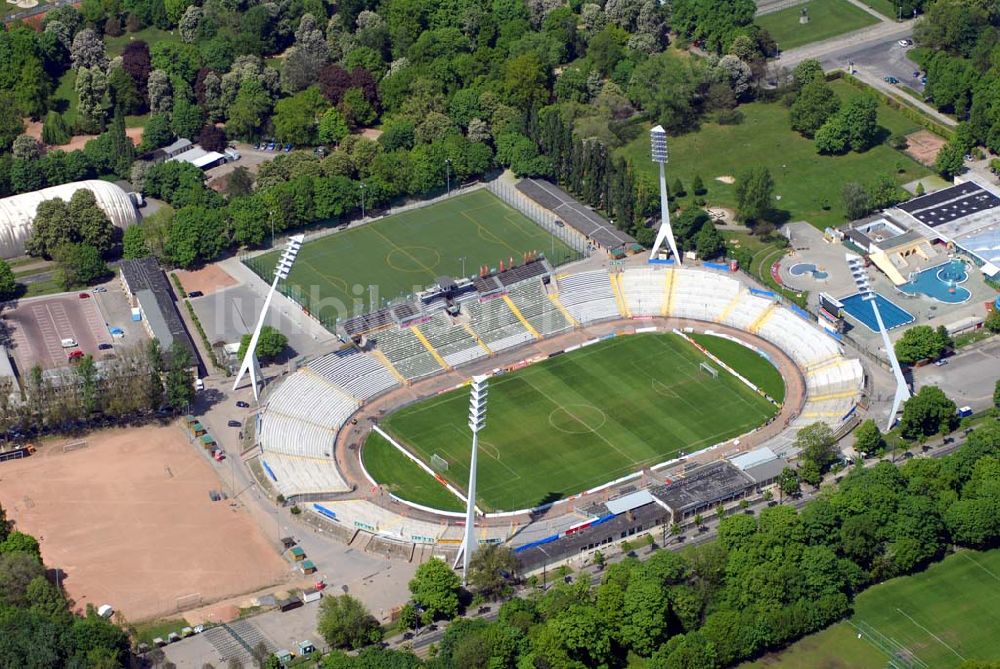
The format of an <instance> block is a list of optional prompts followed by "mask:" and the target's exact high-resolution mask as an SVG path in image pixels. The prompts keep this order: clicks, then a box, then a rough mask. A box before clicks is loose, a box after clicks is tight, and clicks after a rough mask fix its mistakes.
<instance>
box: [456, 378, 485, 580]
mask: <svg viewBox="0 0 1000 669" xmlns="http://www.w3.org/2000/svg"><path fill="white" fill-rule="evenodd" d="M489 378H490V377H489V376H486V375H485V374H484V375H480V376H473V377H472V390H471V392H470V393H469V429H470V430H472V459H471V460H470V462H469V489H468V495H469V496H468V499H467V500H466V502H465V539H464V540H463V541H462V550H461V551H460V553H461V557H462V584H463V585H468V583H469V562H470V560H471V559H472V551H473V548H474V547H475V541H476V459H477V454H478V450H479V431H480V430H482V429H483V427H485V425H486V399H487V396H488V390H487V381H488V379H489ZM456 562H457V560H456Z"/></svg>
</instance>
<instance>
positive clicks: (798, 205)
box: [620, 80, 931, 230]
mask: <svg viewBox="0 0 1000 669" xmlns="http://www.w3.org/2000/svg"><path fill="white" fill-rule="evenodd" d="M830 87H831V88H832V89H833V90H834V92H835V93H836V94H837V96H838V97H840V99H841V101H846V100H849V99H851V98H852V97H854V96H857V95H862V92H861V91H859V90H858V89H856V88H854V87H853V86H851V85H850V84H848V83H847V82H845V81H841V80H834V81H831V82H830ZM737 109H739V111H740V112H742V113H743V116H744V119H743V122H742V123H740V124H739V125H719V124H717V123H709V122H706V123H703V124H702V125H701V127H700V128H699V129H698V130H696V131H694V132H689V133H686V134H683V135H680V136H677V137H670V139H669V143H670V164H668V165H667V183H673V180H674V179H676V178H680V179H681V181H682V182H683V185H684V186H686V187H687V189H688V191H690V190H691V188H690V187H691V180H692V179H694V176H695V175H696V174H697V175H699V176H701V178H702V180H703V182H704V184H705V187H706V188H707V189H708V192H707V193H706V194H705V195H704V198H705V200H706V201H707V203H708V205H709V206H723V207H735V206H736V187H735V186H734V185H733V184H727V183H724V182H722V181H719V180H718V178H719V177H736V176H739V174H740V172H742V171H743V170H745V169H747V168H748V167H750V166H753V165H764V166H765V167H767V168H768V169H769V170H770V171H771V176H772V177H773V178H774V184H775V188H774V194H775V196H776V197H778V196H780V199H777V200H776V201H775V206H776V207H777V208H778V209H781V210H784V211H787V212H788V217H789V220H792V221H808V222H809V223H811V224H812V225H814V226H815V227H817V228H819V229H820V230H822V229H823V228H825V227H827V226H833V225H840V224H842V223H844V221H845V220H846V216H845V210H844V202H843V197H842V195H841V193H842V191H843V188H844V184H845V183H847V182H848V181H857V182H860V183H862V184H867V183H870V182H872V181H874V179H875V177H877V176H878V175H880V174H888V175H890V176H892V177H893V178H894V179H895V180H896V182H897V183H900V184H903V183H907V182H909V181H913V180H914V179H918V178H920V177H925V176H927V175H929V174H930V173H931V171H930V170H928V169H927V168H926V167H924V166H923V165H920V164H919V163H917V162H916V161H914V160H913V159H912V158H910V157H909V156H907V155H906V154H903V153H900V152H899V151H896V150H894V149H892V148H891V147H889V146H888V145H887V144H879V145H877V146H874V147H872V148H870V149H868V150H867V151H865V152H864V153H854V152H850V153H847V154H844V155H842V156H821V155H819V154H818V153H817V152H816V145H815V143H814V142H813V141H812V140H811V139H807V138H805V137H802V136H801V135H799V134H798V133H797V132H795V131H793V130H792V129H791V127H790V126H789V120H788V114H789V112H788V108H787V107H785V106H784V105H783V104H781V103H780V102H772V103H767V102H751V103H749V104H745V105H740V106H739V107H737ZM878 123H879V125H880V126H881V127H883V128H884V129H885V132H884V135H885V137H886V138H888V137H889V136H890V135H893V134H907V133H910V132H913V131H915V130H919V128H918V126H917V124H915V123H914V122H912V121H910V120H909V119H907V118H906V117H905V116H903V115H902V114H901V113H900V112H898V111H896V110H894V109H890V108H889V107H887V106H885V105H884V104H879V107H878ZM620 153H621V155H623V156H625V157H626V158H628V159H629V160H630V161H631V162H632V165H633V166H634V167H635V169H636V170H638V171H641V172H645V173H646V174H647V175H648V176H649V177H650V178H652V179H654V182H653V183H655V179H656V178H658V177H657V172H656V165H655V164H654V163H652V162H650V160H649V137H648V135H647V134H646V133H642V134H640V136H639V137H638V138H637V139H635V140H634V141H633V142H631V143H630V144H628V145H627V146H625V147H623V148H622V149H620ZM900 170H902V171H900ZM693 197H694V196H693V195H691V194H689V195H687V197H684V198H680V199H679V203H680V205H681V206H682V207H686V206H690V205H691V202H692V200H693Z"/></svg>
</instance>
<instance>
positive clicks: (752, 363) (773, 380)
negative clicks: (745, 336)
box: [688, 334, 785, 402]
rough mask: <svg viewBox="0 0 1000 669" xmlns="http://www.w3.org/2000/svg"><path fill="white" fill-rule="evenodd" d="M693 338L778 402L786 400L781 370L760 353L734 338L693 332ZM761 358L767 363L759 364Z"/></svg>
mask: <svg viewBox="0 0 1000 669" xmlns="http://www.w3.org/2000/svg"><path fill="white" fill-rule="evenodd" d="M688 336H689V337H691V339H694V340H695V341H696V342H698V343H699V344H701V345H702V346H704V347H705V348H706V349H707V350H708V351H709V352H710V353H712V354H713V355H715V356H716V357H718V358H719V360H722V362H724V363H726V364H727V365H729V366H730V367H732V368H733V369H735V370H739V371H740V374H742V375H743V376H744V377H746V378H747V380H749V381H750V383H752V384H754V385H755V386H757V387H758V388H760V389H761V390H763V391H764V392H765V393H767V394H768V395H770V396H771V397H772V398H773V399H775V400H776V401H778V402H784V401H785V382H784V381H783V380H782V378H781V372H779V371H778V368H777V367H775V366H774V365H772V364H771V363H770V362H769V361H767V360H766V359H764V358H762V357H761V356H760V354H758V353H756V352H754V351H751V350H750V349H748V348H747V347H746V346H743V345H742V344H739V343H737V342H735V341H733V340H732V339H725V338H724V337H713V336H712V335H707V334H691V335H688ZM761 360H763V361H764V362H766V363H767V364H764V365H761V364H758V363H759V362H760V361H761Z"/></svg>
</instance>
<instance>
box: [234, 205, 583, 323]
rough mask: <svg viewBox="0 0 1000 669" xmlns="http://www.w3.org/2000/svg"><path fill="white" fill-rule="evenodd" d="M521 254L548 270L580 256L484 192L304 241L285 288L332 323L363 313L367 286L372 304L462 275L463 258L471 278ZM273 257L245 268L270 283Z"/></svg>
mask: <svg viewBox="0 0 1000 669" xmlns="http://www.w3.org/2000/svg"><path fill="white" fill-rule="evenodd" d="M525 251H540V252H542V253H544V254H545V255H546V256H547V257H548V258H549V261H550V262H551V263H552V264H553V265H559V264H561V263H563V262H565V261H566V260H570V259H575V258H576V257H577V255H578V254H577V253H576V252H575V251H573V250H572V249H570V248H569V247H568V246H566V245H564V244H563V243H562V242H560V241H559V240H557V239H556V238H555V237H553V236H552V235H550V234H549V233H548V232H546V231H545V230H543V229H542V228H540V227H539V226H538V225H536V224H535V223H534V222H533V221H531V220H530V219H528V218H527V217H525V216H523V215H522V214H521V213H520V212H518V211H516V210H514V209H512V208H510V207H508V206H507V205H506V204H504V202H503V201H501V200H500V199H498V198H497V197H495V196H494V195H493V194H492V193H490V192H489V191H487V190H485V189H483V190H478V191H474V192H472V193H468V194H466V195H458V196H456V197H453V198H451V199H449V200H445V201H443V202H439V203H437V204H433V205H429V206H427V207H422V208H420V209H414V210H411V211H407V212H403V213H401V214H396V215H395V216H390V217H388V218H385V219H383V220H380V221H376V222H374V223H369V224H367V225H363V226H361V227H358V228H354V229H352V230H346V231H344V232H338V233H335V234H332V235H329V236H327V237H323V238H322V239H317V240H316V241H312V242H308V243H307V244H305V245H304V246H303V247H302V250H301V251H299V255H298V258H296V260H295V264H294V265H293V266H292V272H291V274H290V275H289V277H288V281H287V284H288V288H289V289H290V290H291V291H293V292H298V293H299V295H300V296H301V301H300V303H302V304H305V305H306V306H309V305H313V306H312V308H310V311H312V312H313V313H314V314H316V315H317V317H319V319H320V320H321V321H322V322H324V323H327V324H328V325H330V324H332V323H333V322H334V321H335V319H336V318H339V317H343V316H344V315H345V314H348V313H352V314H353V313H355V312H356V311H359V310H367V308H368V306H369V304H370V302H369V292H368V291H369V287H372V286H373V287H374V288H372V289H371V290H372V291H373V292H374V295H375V300H376V304H377V303H378V302H380V301H381V300H382V299H395V298H397V297H399V296H400V295H410V294H412V293H414V292H415V291H417V290H422V289H424V288H426V287H427V286H429V285H431V284H433V283H434V282H435V280H436V279H438V278H439V277H440V276H442V275H447V276H454V277H460V276H462V272H463V258H464V271H465V275H466V276H471V275H477V274H478V273H479V267H480V266H481V265H486V264H488V265H489V266H490V267H497V266H498V265H499V264H500V262H501V261H502V262H504V263H506V262H507V261H508V259H509V258H511V257H513V258H514V259H515V261H517V262H521V260H522V254H523V253H524V252H525ZM277 259H278V252H277V251H275V252H272V253H268V254H265V255H263V256H258V257H256V258H254V259H252V261H249V262H248V264H249V265H250V267H251V268H253V269H254V270H255V271H257V273H258V274H261V275H262V276H265V277H266V278H267V280H268V281H270V277H271V273H272V272H273V269H274V266H275V264H276V262H277ZM257 268H262V269H260V270H258V269H257ZM355 302H357V304H355Z"/></svg>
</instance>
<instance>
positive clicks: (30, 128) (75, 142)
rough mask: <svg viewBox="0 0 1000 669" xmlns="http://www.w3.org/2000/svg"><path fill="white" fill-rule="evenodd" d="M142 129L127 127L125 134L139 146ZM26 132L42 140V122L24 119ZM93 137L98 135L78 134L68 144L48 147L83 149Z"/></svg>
mask: <svg viewBox="0 0 1000 669" xmlns="http://www.w3.org/2000/svg"><path fill="white" fill-rule="evenodd" d="M142 130H143V129H142V128H125V134H126V135H127V136H128V138H129V139H131V140H132V143H133V144H135V145H136V146H139V144H141V143H142ZM24 134H26V135H31V136H32V137H34V138H35V139H37V140H38V141H39V142H40V141H42V122H41V121H32V120H31V119H24ZM92 139H97V135H76V136H75V137H73V138H72V139H70V140H69V143H68V144H59V145H53V146H49V147H48V148H50V149H59V150H60V151H66V152H69V151H76V150H77V149H82V148H83V147H84V146H85V145H86V144H87V142H89V141H90V140H92Z"/></svg>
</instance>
